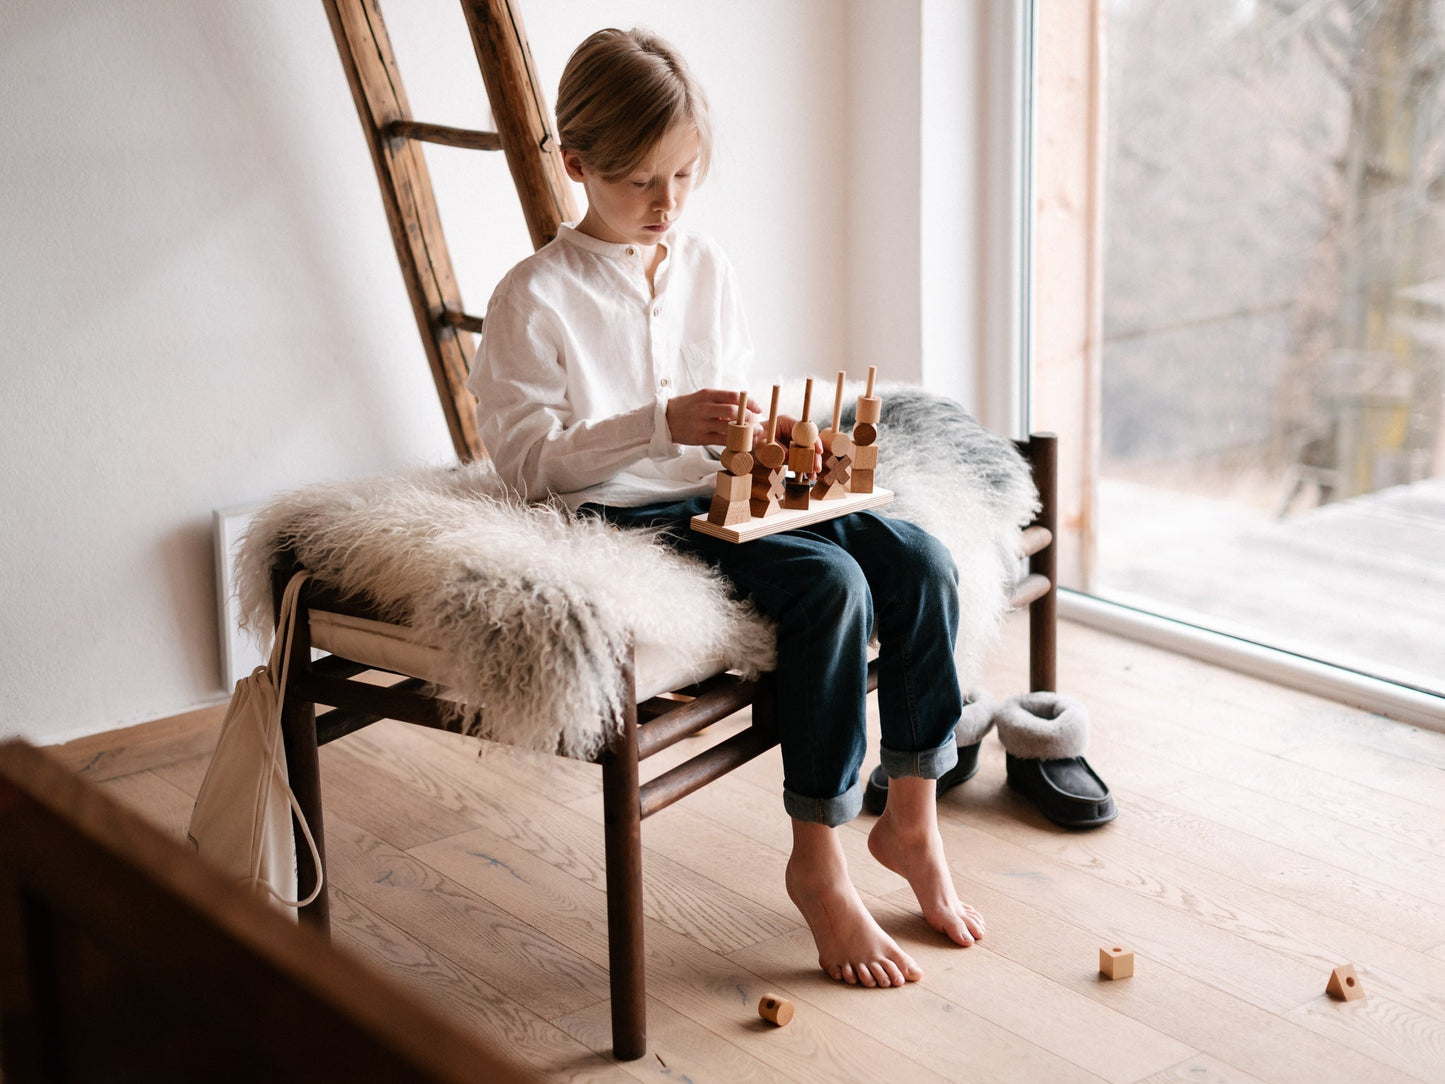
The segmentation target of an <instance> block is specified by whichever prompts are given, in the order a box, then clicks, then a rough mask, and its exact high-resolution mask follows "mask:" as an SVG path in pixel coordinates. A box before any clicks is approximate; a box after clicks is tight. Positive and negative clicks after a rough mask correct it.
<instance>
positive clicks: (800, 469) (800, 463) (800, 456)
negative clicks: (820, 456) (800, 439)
mask: <svg viewBox="0 0 1445 1084" xmlns="http://www.w3.org/2000/svg"><path fill="white" fill-rule="evenodd" d="M816 454H817V453H816V452H814V451H813V446H812V445H811V444H794V445H793V446H792V447H790V448H789V449H788V469H789V470H791V471H792V472H793V473H794V474H812V473H813V457H814V456H815V455H816Z"/></svg>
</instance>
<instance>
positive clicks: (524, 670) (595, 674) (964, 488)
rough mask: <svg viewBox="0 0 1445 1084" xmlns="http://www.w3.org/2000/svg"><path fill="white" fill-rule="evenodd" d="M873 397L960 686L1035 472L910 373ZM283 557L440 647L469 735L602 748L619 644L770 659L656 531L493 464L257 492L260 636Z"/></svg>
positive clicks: (993, 618) (251, 601)
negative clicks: (598, 514)
mask: <svg viewBox="0 0 1445 1084" xmlns="http://www.w3.org/2000/svg"><path fill="white" fill-rule="evenodd" d="M850 394H851V393H850ZM878 394H879V395H881V396H882V397H883V415H882V419H881V421H880V423H879V425H878V433H879V437H878V444H879V448H880V456H879V466H878V472H877V475H876V482H877V484H878V485H880V486H883V487H886V488H888V489H892V490H893V491H894V493H895V494H896V497H895V500H894V502H893V503H892V504H891V505H888V506H886V507H884V508H883V509H881V510H880V511H882V512H883V513H884V514H887V515H893V516H900V517H902V518H905V519H909V520H912V521H914V522H916V523H918V524H919V525H920V526H922V527H924V528H925V529H927V530H929V531H930V532H932V533H933V534H934V535H936V536H937V537H938V538H939V539H940V540H942V541H943V542H944V544H945V545H947V546H948V548H949V550H950V552H951V553H952V554H953V557H954V560H955V561H956V563H957V564H958V567H959V595H960V601H961V609H962V614H963V622H962V628H961V630H960V635H959V643H958V649H957V657H958V663H959V675H960V683H961V684H962V685H963V687H964V689H965V691H967V690H970V689H972V688H973V687H974V685H975V684H976V683H977V681H978V678H979V674H980V671H981V668H982V665H983V662H984V659H985V656H986V654H987V651H988V649H989V647H990V646H991V645H992V643H993V642H994V640H995V638H996V636H997V633H998V629H999V624H1000V619H1001V618H1002V616H1003V613H1004V611H1005V608H1006V605H1007V598H1008V593H1009V589H1010V586H1011V584H1012V582H1013V580H1014V577H1015V575H1016V573H1017V570H1018V560H1017V557H1016V555H1017V553H1018V550H1019V539H1020V531H1021V528H1022V527H1023V526H1024V525H1025V524H1027V523H1028V521H1029V520H1030V519H1031V518H1032V517H1033V515H1034V512H1035V508H1036V498H1035V495H1034V490H1033V485H1032V482H1031V479H1030V477H1029V471H1028V467H1027V465H1026V464H1025V463H1024V461H1023V459H1022V458H1021V457H1020V456H1019V455H1018V453H1017V452H1016V451H1015V449H1014V447H1013V444H1012V442H1010V441H1008V440H1005V439H1003V438H1000V437H997V436H995V435H993V434H991V433H989V432H987V431H986V430H984V429H983V428H982V427H981V426H979V425H978V423H977V422H975V421H974V420H973V419H972V418H971V417H970V416H969V415H968V414H967V413H966V412H964V410H963V409H962V408H961V407H960V406H958V404H956V403H954V402H952V401H951V400H948V399H945V398H943V397H940V396H937V395H933V394H931V393H927V392H922V391H920V390H918V389H916V388H910V387H903V386H892V387H890V386H886V385H885V386H880V388H879V389H878ZM849 413H850V415H851V411H850V412H849ZM829 420H831V419H829ZM844 424H845V426H848V427H851V416H850V417H848V418H847V419H846V420H845V422H844ZM285 552H291V553H294V554H295V556H296V558H297V559H298V560H299V561H300V562H301V563H302V564H303V565H304V566H305V567H306V568H307V569H308V570H309V571H310V572H311V573H312V574H313V575H314V576H316V577H317V578H318V579H319V580H321V581H322V582H324V583H327V584H328V585H330V586H332V587H335V588H337V589H339V590H341V591H342V592H345V593H348V594H355V595H358V596H362V597H365V598H368V599H369V600H370V601H371V602H372V603H373V604H374V605H376V606H378V607H379V608H380V609H381V611H382V612H383V613H384V614H385V615H386V617H387V619H388V620H392V621H395V622H398V623H401V624H405V625H408V626H411V627H412V628H413V629H415V630H416V633H417V635H418V636H419V637H420V638H422V639H424V640H426V641H429V642H431V643H434V644H441V645H449V649H448V655H449V667H450V670H451V673H450V675H449V680H448V685H449V686H450V689H451V695H453V696H455V697H456V698H457V700H458V702H459V704H460V705H464V706H463V707H460V708H459V710H460V711H462V712H463V714H464V717H465V719H464V721H465V723H466V725H467V727H468V729H469V730H471V731H472V732H473V733H476V734H478V735H480V736H482V737H486V738H491V739H494V740H497V741H503V742H506V743H508V744H512V745H517V746H521V747H524V748H530V749H538V750H544V751H556V750H558V749H560V750H561V751H563V752H565V753H566V754H568V755H571V756H576V757H580V758H584V759H585V758H589V757H591V756H593V755H594V754H595V753H596V752H597V751H598V750H600V749H601V748H602V747H603V746H604V745H605V744H606V741H607V739H608V737H609V736H610V735H611V734H612V733H613V732H614V730H615V728H616V726H617V725H618V720H619V719H620V717H621V711H622V706H623V705H622V703H621V696H620V686H619V667H618V660H619V659H620V658H621V657H622V653H623V651H624V650H625V646H626V644H627V642H628V640H629V638H631V639H633V640H635V642H636V644H637V645H638V650H639V652H641V651H643V650H651V651H655V652H663V653H671V655H672V656H673V657H674V658H676V659H682V660H686V659H719V660H721V662H722V665H723V666H724V667H726V668H728V669H734V670H738V671H740V672H742V673H744V674H746V675H749V676H751V675H753V674H756V673H758V672H761V671H765V670H768V669H770V668H771V667H772V666H773V664H774V657H773V637H772V630H771V626H770V625H769V624H768V623H767V622H766V621H765V620H764V619H763V618H762V617H761V616H760V615H759V614H758V613H757V612H756V611H755V610H754V609H753V607H752V606H751V605H750V604H749V603H748V602H747V601H746V600H737V599H734V598H732V597H731V596H730V593H729V589H728V585H727V583H726V582H725V581H723V580H722V579H721V578H720V577H719V576H718V575H717V574H716V573H714V572H713V571H712V570H711V569H709V568H708V567H706V566H705V565H703V564H702V563H701V562H699V561H697V560H695V559H692V558H689V557H684V556H681V555H679V554H677V553H675V552H674V551H672V550H671V549H669V548H667V547H666V545H665V544H663V543H661V542H659V541H657V540H656V539H655V538H654V537H653V536H652V535H651V534H650V533H648V532H640V531H622V530H618V529H616V528H614V527H610V526H608V525H606V524H604V523H602V522H600V521H598V520H595V519H589V518H579V517H575V516H572V515H569V514H568V513H567V512H566V511H565V510H563V509H560V508H559V507H557V506H555V505H552V504H546V503H540V504H528V503H524V502H522V501H520V500H518V499H516V498H515V497H513V496H511V495H510V494H509V493H508V492H507V490H506V488H505V487H504V486H503V485H502V483H501V482H500V480H499V479H498V478H497V477H496V474H495V472H494V471H493V470H492V468H491V466H490V464H489V463H485V462H481V463H472V464H468V465H465V466H460V467H457V466H449V467H422V468H417V469H415V470H411V471H405V472H398V473H394V474H389V475H385V476H382V477H377V478H369V479H363V480H360V481H353V482H339V483H332V484H325V485H314V486H308V487H306V488H305V489H301V490H298V491H296V492H293V493H290V494H286V495H283V496H281V497H279V498H277V499H276V500H273V501H272V502H271V503H269V504H268V505H267V506H266V507H265V508H264V509H262V511H261V512H260V513H259V514H258V515H257V516H256V517H255V519H254V520H253V521H252V524H251V527H250V529H249V531H248V532H247V535H246V538H245V539H244V541H243V544H242V549H241V552H240V555H239V557H238V561H237V578H238V584H239V587H238V591H239V595H240V601H241V608H242V611H243V621H244V623H245V624H246V625H247V627H249V628H252V629H256V630H259V631H262V634H263V636H265V635H269V627H270V624H271V621H272V617H271V599H270V572H269V569H270V567H271V565H272V563H273V561H274V560H275V558H276V555H278V554H281V553H285Z"/></svg>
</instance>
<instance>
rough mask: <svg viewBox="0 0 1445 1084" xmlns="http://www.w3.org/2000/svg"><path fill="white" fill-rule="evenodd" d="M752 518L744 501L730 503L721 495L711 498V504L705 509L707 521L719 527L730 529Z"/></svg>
mask: <svg viewBox="0 0 1445 1084" xmlns="http://www.w3.org/2000/svg"><path fill="white" fill-rule="evenodd" d="M724 477H726V475H724ZM752 518H753V512H752V509H751V508H749V507H748V502H747V501H746V500H741V501H730V500H728V499H727V498H726V497H724V496H723V495H722V494H718V495H717V496H715V497H713V499H712V504H710V505H708V508H707V521H708V522H709V523H714V524H716V525H717V526H719V527H732V526H734V525H736V524H738V523H746V522H747V521H748V520H750V519H752Z"/></svg>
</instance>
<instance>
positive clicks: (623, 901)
mask: <svg viewBox="0 0 1445 1084" xmlns="http://www.w3.org/2000/svg"><path fill="white" fill-rule="evenodd" d="M1018 446H1019V449H1020V451H1022V452H1023V454H1024V456H1025V458H1026V459H1027V460H1028V461H1029V464H1030V466H1031V468H1032V471H1033V477H1034V483H1035V486H1036V487H1037V489H1038V490H1039V497H1040V502H1041V505H1042V510H1041V512H1040V514H1039V516H1038V518H1037V519H1036V521H1035V522H1034V524H1032V525H1031V526H1029V527H1028V528H1027V529H1026V530H1025V532H1024V550H1025V553H1026V554H1027V555H1028V561H1029V569H1028V572H1027V574H1026V575H1025V576H1023V577H1022V578H1021V579H1020V580H1019V582H1018V584H1017V585H1016V587H1015V589H1014V591H1013V595H1012V598H1011V599H1010V602H1011V604H1012V605H1013V606H1014V607H1019V606H1023V605H1028V607H1029V659H1030V663H1029V672H1030V688H1031V689H1033V690H1041V689H1049V690H1051V689H1053V685H1054V654H1055V622H1056V609H1055V597H1056V593H1057V592H1056V587H1055V584H1054V569H1055V563H1056V562H1055V555H1054V539H1055V537H1056V536H1057V531H1056V522H1055V514H1056V513H1055V477H1056V469H1055V461H1056V460H1055V457H1056V455H1057V441H1056V439H1055V438H1054V437H1053V436H1052V435H1050V434H1036V435H1034V436H1033V437H1031V438H1030V439H1028V440H1026V441H1020V442H1018ZM296 571H298V569H297V567H296V566H295V565H294V564H282V565H280V566H278V567H277V568H276V569H275V570H274V572H273V577H274V579H273V587H274V590H275V593H276V598H277V600H278V601H279V598H280V593H281V592H282V591H283V590H284V589H285V586H286V584H287V582H288V581H289V580H290V578H291V576H292V575H293V574H294V573H295V572H296ZM312 609H318V610H325V611H330V612H334V613H345V614H350V615H353V616H358V617H369V618H373V619H375V618H376V617H377V614H376V613H375V612H373V611H371V610H369V608H368V607H367V606H366V605H365V604H364V603H358V602H357V601H356V600H354V599H345V598H340V597H338V596H337V595H336V594H335V593H334V592H332V591H329V590H328V589H327V588H326V586H325V585H324V584H321V583H318V582H316V581H315V580H308V581H307V583H306V584H305V585H304V586H303V588H302V590H301V597H300V600H299V601H298V604H297V620H296V633H295V637H294V639H293V642H292V649H291V652H292V653H291V667H290V676H289V679H288V682H287V687H286V701H285V709H284V712H283V716H282V726H283V729H284V734H285V746H286V762H287V767H288V770H289V772H290V779H291V786H292V789H293V790H294V791H295V792H296V798H297V801H298V803H299V804H300V806H301V808H302V810H303V812H304V813H305V814H306V818H307V820H308V821H309V823H310V826H311V833H312V836H313V837H314V839H315V841H316V845H317V849H318V851H319V853H320V855H321V861H322V865H323V868H324V866H325V861H326V857H325V856H326V843H325V832H324V830H323V829H324V822H323V815H322V808H321V776H320V766H319V757H318V753H317V750H318V748H319V747H320V746H321V745H324V744H326V743H327V742H329V741H334V740H335V739H337V738H340V737H343V736H345V735H346V734H350V733H353V732H354V731H356V730H360V729H361V728H362V727H365V726H369V725H370V724H371V723H374V722H376V721H378V720H380V719H397V720H401V721H403V722H408V723H415V724H418V725H420V726H429V727H435V728H439V729H444V730H457V729H459V726H458V723H457V721H456V714H455V712H454V711H451V710H449V708H448V705H447V704H446V703H445V702H444V701H442V700H441V699H440V698H439V697H438V696H437V695H436V690H435V689H433V688H432V687H431V686H430V685H429V684H428V683H427V682H426V681H424V680H423V679H421V678H418V677H415V676H409V675H399V676H400V678H401V680H400V681H398V682H396V683H395V684H392V685H388V686H378V685H376V684H373V683H370V682H366V681H360V680H357V678H358V677H359V676H360V675H362V674H363V673H365V672H367V671H369V670H371V669H372V668H371V667H368V666H366V665H365V664H363V663H360V662H356V661H353V660H350V659H345V658H341V657H339V656H336V655H328V656H325V657H323V658H321V659H319V660H316V661H314V662H313V661H312V658H311V655H312V650H311V635H310V625H309V621H308V614H309V612H310V611H311V610H312ZM632 665H633V664H632V659H631V658H630V657H628V658H625V659H622V660H620V666H621V676H622V680H623V681H624V683H625V687H626V688H627V690H628V691H629V695H628V696H627V697H626V703H627V704H628V709H627V711H626V713H625V715H624V717H623V719H622V725H621V729H620V732H619V734H618V736H617V737H616V738H615V739H614V740H613V742H612V743H611V745H609V747H608V748H607V749H606V750H605V751H604V752H603V753H602V754H601V756H599V757H598V759H597V763H598V764H599V765H600V766H601V768H602V791H603V820H604V836H605V844H606V862H607V940H608V961H609V969H610V982H611V997H612V1044H613V1053H614V1054H615V1055H616V1057H618V1058H619V1059H621V1060H624V1061H625V1060H631V1059H634V1058H640V1057H642V1056H643V1055H644V1054H645V1053H646V1051H647V1022H646V994H645V989H646V986H645V981H644V975H643V966H644V951H643V916H642V821H643V820H644V819H645V818H646V817H649V816H651V815H652V814H653V813H656V812H658V811H659V810H661V809H665V808H666V807H667V806H669V805H671V804H672V803H673V802H675V801H677V800H678V799H680V798H682V797H685V796H686V795H688V794H691V793H692V792H693V791H695V790H698V789H699V788H701V787H703V786H706V785H707V784H708V783H710V782H712V781H713V780H715V779H718V778H720V777H721V776H723V775H725V774H727V773H728V772H730V771H732V770H733V769H734V768H737V767H739V766H741V765H743V764H745V763H747V762H748V761H749V760H751V759H752V758H753V757H756V756H757V755H759V754H760V753H763V752H765V751H766V750H768V749H770V748H772V747H773V746H774V745H776V744H777V740H778V737H777V721H776V700H775V695H774V690H773V680H772V677H771V675H763V676H762V677H761V678H759V679H757V680H754V681H744V680H742V679H740V678H738V677H737V676H736V675H733V674H727V673H723V674H717V675H715V676H713V677H711V678H709V679H707V680H706V681H703V682H701V683H700V684H697V685H694V686H691V687H689V688H686V689H680V690H678V691H677V693H674V694H673V695H672V696H668V697H655V698H653V699H650V700H647V701H644V702H642V703H635V697H634V696H632V695H631V690H632V689H633V687H634V686H633V670H632ZM876 686H877V674H876V672H875V670H874V668H872V667H870V669H869V674H868V688H869V690H870V691H871V690H873V689H874V688H875V687H876ZM317 704H324V705H329V706H330V710H328V711H326V712H325V713H324V714H321V715H317V714H316V705H317ZM744 708H751V709H752V723H751V725H750V726H749V727H748V728H747V729H746V730H742V731H740V732H738V733H737V734H734V735H733V736H732V737H729V738H727V739H725V740H723V741H720V742H718V743H717V744H715V745H713V746H711V747H709V748H707V749H705V750H703V751H702V752H700V753H697V754H696V755H694V756H693V757H691V758H690V759H688V760H687V761H685V762H683V763H682V764H679V765H677V766H676V767H674V768H671V769H670V770H668V771H667V772H664V773H663V774H661V775H659V776H658V777H656V778H655V779H652V780H649V781H648V782H647V783H641V782H640V774H641V773H640V771H639V765H640V764H641V762H642V761H644V760H646V759H647V758H648V757H650V756H652V755H653V754H654V753H657V752H659V751H661V750H663V749H666V748H668V747H669V746H671V745H674V744H675V743H677V742H679V741H681V740H682V739H684V738H687V737H690V736H692V735H694V734H696V733H697V732H698V731H700V730H702V729H703V728H704V727H707V726H709V725H711V724H712V723H715V722H718V721H719V720H722V719H725V718H727V717H728V716H730V715H733V714H734V713H736V712H738V711H741V710H742V709H744ZM297 853H298V854H299V855H301V856H302V858H301V860H300V869H299V874H300V886H301V893H302V895H303V896H304V895H306V894H309V893H310V891H311V889H312V888H313V887H314V886H315V884H316V877H317V871H316V870H315V869H314V868H312V863H311V857H310V851H309V848H308V846H307V844H306V842H305V840H304V839H303V838H302V837H301V836H300V833H299V828H298V834H297ZM302 918H303V919H304V920H306V921H308V922H310V923H313V924H315V925H316V926H318V927H320V928H322V929H323V930H324V929H326V928H327V927H328V926H329V922H330V910H329V906H328V903H327V897H326V888H325V886H323V887H322V890H321V893H320V895H319V896H318V897H317V899H316V901H315V902H314V903H313V904H311V905H310V906H309V907H307V908H305V909H303V911H302Z"/></svg>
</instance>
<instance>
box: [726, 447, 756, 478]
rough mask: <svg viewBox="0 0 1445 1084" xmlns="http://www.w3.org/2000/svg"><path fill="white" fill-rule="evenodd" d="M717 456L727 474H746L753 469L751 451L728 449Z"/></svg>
mask: <svg viewBox="0 0 1445 1084" xmlns="http://www.w3.org/2000/svg"><path fill="white" fill-rule="evenodd" d="M719 458H720V459H721V460H722V465H723V470H725V471H727V472H728V473H729V474H747V473H749V472H750V471H751V470H752V469H753V453H752V452H735V451H732V450H731V449H729V450H728V451H725V452H723V454H722V455H721V456H719Z"/></svg>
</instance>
